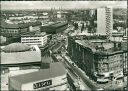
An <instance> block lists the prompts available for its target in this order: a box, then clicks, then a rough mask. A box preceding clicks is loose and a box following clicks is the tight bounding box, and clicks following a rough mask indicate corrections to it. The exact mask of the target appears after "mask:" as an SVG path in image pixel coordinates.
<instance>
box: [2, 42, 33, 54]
mask: <svg viewBox="0 0 128 91" xmlns="http://www.w3.org/2000/svg"><path fill="white" fill-rule="evenodd" d="M30 49H31V47H29V46H28V45H25V44H22V43H12V44H9V45H7V46H5V47H4V48H3V49H2V50H3V51H4V52H22V51H28V50H30Z"/></svg>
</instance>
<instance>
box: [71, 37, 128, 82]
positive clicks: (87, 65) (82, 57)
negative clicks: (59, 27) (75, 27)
mask: <svg viewBox="0 0 128 91" xmlns="http://www.w3.org/2000/svg"><path fill="white" fill-rule="evenodd" d="M122 48H123V49H122ZM68 53H69V56H70V57H71V59H72V60H73V61H74V62H75V63H76V64H77V65H78V67H80V68H81V69H82V70H83V71H85V73H86V74H87V75H88V76H89V77H92V76H95V77H96V80H97V81H99V82H108V81H109V78H110V76H113V78H115V79H116V78H119V77H122V76H123V71H125V73H126V72H127V70H126V69H127V66H126V57H127V56H126V55H127V53H128V51H127V49H126V48H124V47H123V45H122V44H121V43H120V42H117V43H116V42H115V43H110V42H106V41H103V40H98V41H97V40H96V41H95V40H90V42H89V41H88V40H80V39H79V40H78V39H77V40H75V38H74V39H73V38H69V39H68ZM123 65H124V67H123Z"/></svg>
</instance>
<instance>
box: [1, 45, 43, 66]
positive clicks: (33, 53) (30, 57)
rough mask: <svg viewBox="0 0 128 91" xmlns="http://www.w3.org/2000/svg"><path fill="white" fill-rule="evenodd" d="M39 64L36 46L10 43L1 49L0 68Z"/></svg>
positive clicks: (39, 53)
mask: <svg viewBox="0 0 128 91" xmlns="http://www.w3.org/2000/svg"><path fill="white" fill-rule="evenodd" d="M40 63H41V51H40V49H39V47H38V46H31V47H30V46H28V45H25V44H21V43H12V44H9V45H7V46H5V47H3V48H2V49H1V64H0V65H1V67H8V66H21V65H32V64H40Z"/></svg>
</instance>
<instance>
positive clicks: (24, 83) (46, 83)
mask: <svg viewBox="0 0 128 91" xmlns="http://www.w3.org/2000/svg"><path fill="white" fill-rule="evenodd" d="M67 86H68V84H67V73H66V70H65V68H64V66H63V65H62V64H61V63H59V62H56V63H51V64H50V68H48V69H40V70H39V71H37V72H31V73H27V74H22V75H16V76H11V77H9V90H44V91H47V90H48V91H49V90H67Z"/></svg>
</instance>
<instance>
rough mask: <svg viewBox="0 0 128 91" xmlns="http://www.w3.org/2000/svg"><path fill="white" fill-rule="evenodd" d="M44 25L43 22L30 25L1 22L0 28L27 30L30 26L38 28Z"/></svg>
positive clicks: (30, 23)
mask: <svg viewBox="0 0 128 91" xmlns="http://www.w3.org/2000/svg"><path fill="white" fill-rule="evenodd" d="M38 25H40V26H41V25H42V23H41V22H29V23H19V24H10V23H7V22H5V21H1V24H0V27H2V28H10V29H17V28H18V29H19V28H27V27H29V26H38Z"/></svg>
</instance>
